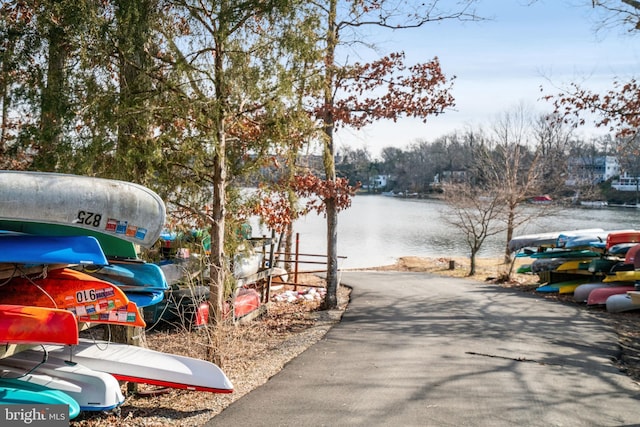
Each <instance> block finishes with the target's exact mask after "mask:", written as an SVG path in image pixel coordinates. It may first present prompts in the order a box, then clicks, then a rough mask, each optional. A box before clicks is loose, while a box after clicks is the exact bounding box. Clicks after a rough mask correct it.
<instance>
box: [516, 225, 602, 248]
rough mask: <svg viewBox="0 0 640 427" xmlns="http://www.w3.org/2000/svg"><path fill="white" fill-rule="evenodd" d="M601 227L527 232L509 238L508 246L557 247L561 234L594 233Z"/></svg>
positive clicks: (600, 230)
mask: <svg viewBox="0 0 640 427" xmlns="http://www.w3.org/2000/svg"><path fill="white" fill-rule="evenodd" d="M602 231H604V230H602V229H601V228H585V229H581V230H567V231H552V232H547V233H537V234H525V235H521V236H516V237H514V238H512V239H511V240H509V243H508V244H507V247H508V249H509V252H515V251H517V250H520V249H523V248H527V247H546V248H552V247H555V246H556V244H557V242H558V237H560V235H561V234H569V233H574V234H576V235H577V234H584V233H592V232H602Z"/></svg>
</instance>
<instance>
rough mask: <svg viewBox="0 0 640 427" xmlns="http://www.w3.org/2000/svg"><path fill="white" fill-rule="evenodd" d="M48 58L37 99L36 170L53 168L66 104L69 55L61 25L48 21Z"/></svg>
mask: <svg viewBox="0 0 640 427" xmlns="http://www.w3.org/2000/svg"><path fill="white" fill-rule="evenodd" d="M47 42H48V45H49V57H48V62H47V81H46V84H45V87H43V88H42V95H41V100H40V144H39V147H38V148H39V149H38V153H37V155H36V157H35V159H34V167H35V168H36V169H38V170H44V171H55V170H56V169H57V166H58V164H57V163H58V159H57V156H56V150H57V148H58V146H59V144H60V135H61V134H62V125H63V120H64V114H65V110H66V108H67V103H66V99H67V97H66V93H65V92H66V91H65V87H66V81H65V78H66V77H65V64H66V62H67V57H68V56H69V44H68V40H67V34H66V33H65V30H64V27H63V26H61V25H55V24H53V23H51V24H50V26H49V29H48V34H47Z"/></svg>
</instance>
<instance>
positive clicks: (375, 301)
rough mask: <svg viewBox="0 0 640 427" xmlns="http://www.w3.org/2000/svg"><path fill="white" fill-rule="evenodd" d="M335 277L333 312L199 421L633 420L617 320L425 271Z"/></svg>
mask: <svg viewBox="0 0 640 427" xmlns="http://www.w3.org/2000/svg"><path fill="white" fill-rule="evenodd" d="M342 283H344V284H346V285H348V286H351V287H352V288H353V291H352V293H351V302H350V304H349V307H348V308H347V310H346V311H345V313H344V316H343V318H342V321H341V322H340V323H339V324H337V325H336V326H334V327H333V328H332V329H331V330H330V331H329V332H328V333H327V334H326V335H325V337H324V338H323V339H322V340H320V341H319V342H318V343H316V344H315V345H313V346H312V347H310V348H309V349H308V350H307V351H305V352H304V353H302V354H301V355H300V356H298V357H297V358H296V359H294V360H292V361H291V362H290V363H288V364H287V365H286V366H285V367H284V369H283V370H282V371H281V372H280V373H278V374H277V375H275V376H274V377H272V378H271V379H270V380H269V381H268V382H267V383H266V384H264V385H263V386H261V387H259V388H257V389H256V390H254V391H252V392H251V393H249V394H247V395H246V396H243V397H242V398H241V399H239V400H237V401H236V402H234V403H233V404H231V405H230V406H229V407H228V408H227V409H225V410H224V411H223V412H222V413H220V414H219V415H217V416H216V417H214V418H213V419H211V420H210V421H209V422H208V423H207V424H206V425H207V426H545V427H547V426H629V425H640V387H639V386H638V384H636V383H635V382H633V381H632V380H631V379H630V378H629V377H627V376H626V375H625V374H624V373H621V372H620V371H619V370H618V369H617V368H616V367H615V364H614V363H613V360H615V359H616V358H617V357H618V356H619V347H618V346H617V339H616V334H615V331H614V330H613V329H612V328H611V327H609V326H607V325H606V324H604V323H603V322H602V320H601V318H599V317H598V316H595V315H593V314H592V313H589V312H588V311H587V310H584V309H581V307H577V306H574V305H569V304H561V303H558V302H553V301H548V300H544V299H541V298H537V297H535V296H531V295H527V294H524V293H521V292H519V291H514V290H509V289H503V288H501V287H498V286H494V285H489V284H484V283H481V282H477V281H472V280H466V279H456V278H447V277H440V276H437V275H433V274H429V273H409V272H347V273H344V274H343V275H342Z"/></svg>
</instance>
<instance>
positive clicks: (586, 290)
mask: <svg viewBox="0 0 640 427" xmlns="http://www.w3.org/2000/svg"><path fill="white" fill-rule="evenodd" d="M620 285H621V284H620V283H604V282H591V283H584V284H582V285H580V286H578V287H577V288H575V289H574V290H573V299H574V300H575V301H576V302H580V303H583V302H584V303H586V302H587V300H588V299H589V294H590V293H591V291H593V290H594V289H598V288H606V287H610V286H620Z"/></svg>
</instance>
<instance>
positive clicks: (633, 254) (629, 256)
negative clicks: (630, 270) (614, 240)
mask: <svg viewBox="0 0 640 427" xmlns="http://www.w3.org/2000/svg"><path fill="white" fill-rule="evenodd" d="M639 252H640V244H637V245H634V246H632V247H631V248H629V250H628V251H627V253H626V254H625V255H624V263H625V264H631V265H634V264H635V259H636V258H639V261H640V257H638V256H637V255H638V253H639Z"/></svg>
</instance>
